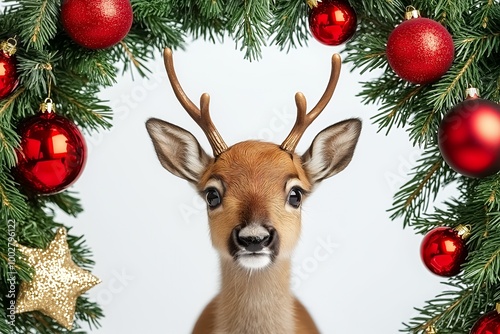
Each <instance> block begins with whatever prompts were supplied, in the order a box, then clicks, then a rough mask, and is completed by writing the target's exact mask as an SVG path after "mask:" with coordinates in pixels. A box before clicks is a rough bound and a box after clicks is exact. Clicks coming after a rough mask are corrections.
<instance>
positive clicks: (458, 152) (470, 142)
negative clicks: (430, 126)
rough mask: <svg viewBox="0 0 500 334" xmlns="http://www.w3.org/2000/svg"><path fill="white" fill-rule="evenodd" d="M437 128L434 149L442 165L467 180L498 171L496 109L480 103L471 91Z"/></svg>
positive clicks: (498, 117)
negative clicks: (437, 148)
mask: <svg viewBox="0 0 500 334" xmlns="http://www.w3.org/2000/svg"><path fill="white" fill-rule="evenodd" d="M467 94H469V97H468V98H467V99H466V100H465V101H463V102H461V103H459V104H457V105H456V106H455V107H453V108H452V109H451V110H450V111H449V112H448V114H446V116H445V117H444V118H443V120H442V121H441V124H440V125H439V131H438V145H439V150H440V151H441V155H442V156H443V159H444V160H445V161H446V163H447V164H448V165H449V166H450V167H451V168H452V169H453V170H455V171H456V172H458V173H460V174H462V175H465V176H468V177H477V178H479V177H486V176H489V175H493V174H495V173H497V172H498V171H499V170H500V105H498V104H497V103H494V102H492V101H489V100H484V99H480V98H479V97H478V96H477V94H476V90H475V89H469V90H468V93H467Z"/></svg>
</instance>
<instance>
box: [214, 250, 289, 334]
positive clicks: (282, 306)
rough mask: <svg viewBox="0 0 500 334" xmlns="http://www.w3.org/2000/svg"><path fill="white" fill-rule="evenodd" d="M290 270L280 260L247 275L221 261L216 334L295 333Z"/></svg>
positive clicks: (242, 270) (232, 265)
mask: <svg viewBox="0 0 500 334" xmlns="http://www.w3.org/2000/svg"><path fill="white" fill-rule="evenodd" d="M290 267H291V264H290V261H281V260H280V261H277V262H275V263H273V264H272V265H271V266H270V267H269V268H266V269H265V270H254V271H252V272H250V271H249V270H245V269H242V268H240V267H238V266H236V264H235V263H234V261H232V260H225V259H222V260H221V271H222V286H221V292H220V294H219V296H218V300H217V304H216V333H220V334H222V333H224V334H229V333H239V334H271V333H272V334H290V333H294V332H295V331H294V309H293V307H294V306H293V305H294V297H293V295H292V294H291V291H290Z"/></svg>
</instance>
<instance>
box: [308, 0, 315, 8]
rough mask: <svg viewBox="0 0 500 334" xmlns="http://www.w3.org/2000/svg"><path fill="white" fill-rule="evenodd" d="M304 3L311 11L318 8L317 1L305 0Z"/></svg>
mask: <svg viewBox="0 0 500 334" xmlns="http://www.w3.org/2000/svg"><path fill="white" fill-rule="evenodd" d="M306 2H307V5H308V6H309V8H311V9H313V8H316V7H318V0H307V1H306Z"/></svg>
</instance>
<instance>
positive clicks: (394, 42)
mask: <svg viewBox="0 0 500 334" xmlns="http://www.w3.org/2000/svg"><path fill="white" fill-rule="evenodd" d="M386 55H387V60H388V62H389V65H390V66H391V68H392V69H393V70H394V72H396V74H397V75H398V76H399V77H400V78H402V79H404V80H406V81H409V82H411V83H414V84H429V83H432V82H435V81H436V80H438V79H439V78H441V77H442V76H443V75H444V74H445V73H446V72H447V71H448V70H449V69H450V67H451V64H452V63H453V59H454V56H455V48H454V45H453V39H452V37H451V35H450V33H449V32H448V30H446V28H445V27H443V26H442V25H441V24H440V23H438V22H436V21H433V20H431V19H428V18H423V17H417V18H411V19H408V20H406V21H404V22H403V23H401V24H400V25H399V26H397V27H396V28H395V29H394V30H393V31H392V33H391V34H390V35H389V39H388V40H387V49H386Z"/></svg>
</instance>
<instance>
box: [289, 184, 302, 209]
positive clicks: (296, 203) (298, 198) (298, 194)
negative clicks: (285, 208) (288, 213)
mask: <svg viewBox="0 0 500 334" xmlns="http://www.w3.org/2000/svg"><path fill="white" fill-rule="evenodd" d="M287 202H288V204H290V205H291V206H293V207H294V208H296V209H297V208H298V207H300V203H301V202H302V190H301V189H299V188H297V187H293V188H292V189H291V190H290V192H289V193H288V198H287Z"/></svg>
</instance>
